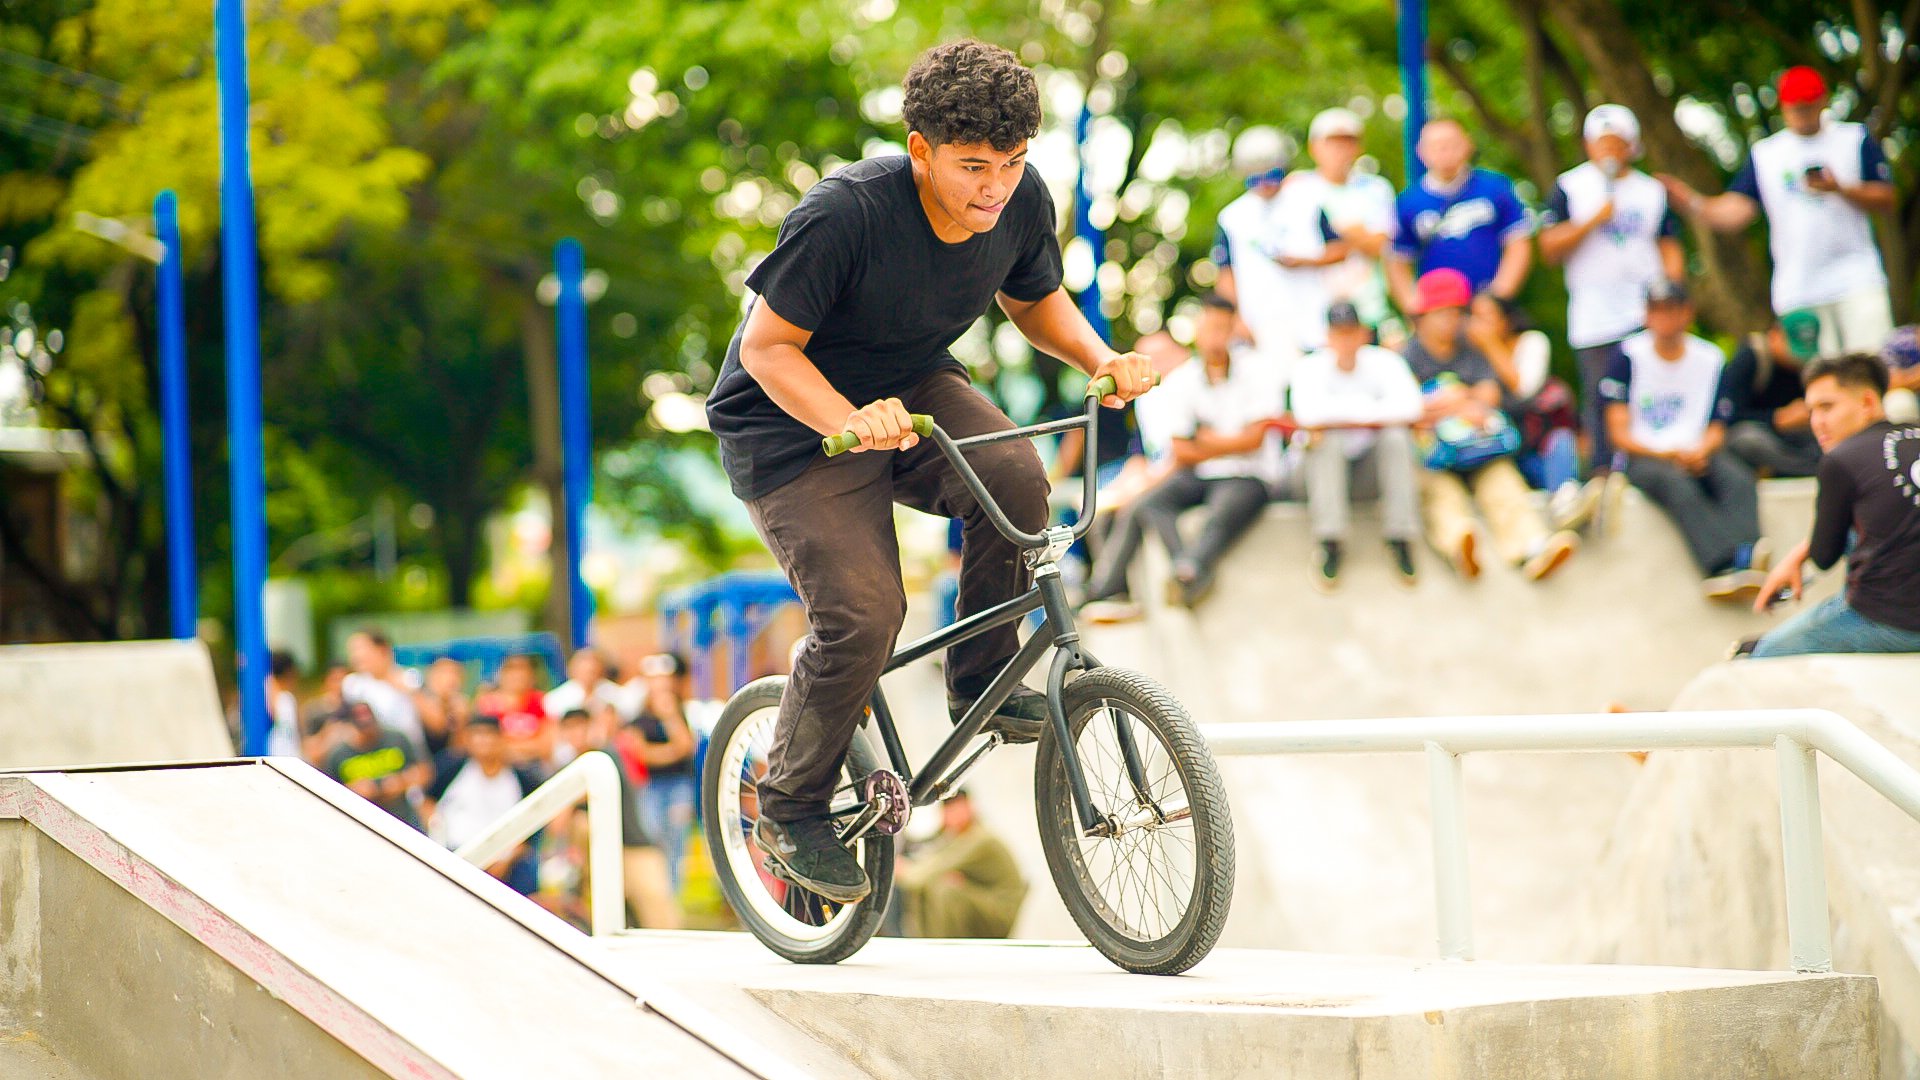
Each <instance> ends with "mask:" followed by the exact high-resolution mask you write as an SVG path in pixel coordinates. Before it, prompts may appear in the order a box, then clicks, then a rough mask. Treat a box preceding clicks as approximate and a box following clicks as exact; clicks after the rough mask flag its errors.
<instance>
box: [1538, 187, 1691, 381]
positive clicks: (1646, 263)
mask: <svg viewBox="0 0 1920 1080" xmlns="http://www.w3.org/2000/svg"><path fill="white" fill-rule="evenodd" d="M1609 196H1611V197H1612V199H1613V218H1612V219H1611V220H1609V221H1608V222H1607V223H1606V224H1605V225H1602V226H1600V227H1599V228H1597V229H1595V230H1594V231H1592V232H1590V233H1588V234H1587V238H1586V239H1585V240H1582V241H1581V242H1580V246H1579V247H1577V248H1574V249H1573V254H1572V255H1569V256H1568V257H1567V265H1566V271H1567V344H1569V345H1572V346H1573V347H1574V348H1576V349H1587V348H1592V347H1593V346H1595V345H1605V344H1606V343H1608V342H1610V341H1619V340H1620V339H1621V338H1624V337H1626V336H1627V335H1628V334H1631V333H1633V332H1634V331H1636V330H1638V329H1640V328H1641V327H1642V326H1644V325H1646V318H1647V286H1649V285H1651V284H1653V283H1654V282H1655V281H1657V280H1659V279H1660V278H1662V277H1665V276H1666V271H1665V270H1663V269H1662V268H1661V265H1660V239H1661V237H1667V236H1673V237H1677V236H1679V235H1680V222H1679V219H1678V218H1676V217H1674V215H1673V212H1672V210H1670V209H1669V208H1668V206H1667V189H1666V188H1664V187H1662V186H1661V184H1660V181H1658V180H1655V179H1654V178H1653V177H1651V176H1648V175H1647V174H1646V173H1643V172H1641V171H1639V170H1638V169H1633V170H1629V171H1628V172H1627V173H1626V174H1625V175H1623V176H1621V177H1619V178H1617V179H1614V180H1608V179H1607V175H1606V174H1605V173H1603V172H1601V171H1600V168H1599V166H1597V165H1595V164H1594V163H1593V162H1591V161H1589V162H1585V163H1583V164H1580V165H1577V166H1575V167H1574V168H1571V169H1568V170H1567V171H1566V172H1563V173H1561V174H1560V179H1559V182H1558V183H1556V184H1555V185H1554V188H1553V195H1552V197H1551V198H1550V199H1549V200H1548V209H1547V218H1546V220H1547V222H1548V223H1549V224H1558V223H1561V222H1568V221H1571V222H1574V223H1576V224H1577V223H1579V222H1583V221H1586V220H1588V219H1589V218H1591V217H1593V215H1594V214H1595V213H1597V212H1598V211H1599V209H1600V207H1601V206H1603V205H1605V204H1606V202H1607V199H1608V197H1609Z"/></svg>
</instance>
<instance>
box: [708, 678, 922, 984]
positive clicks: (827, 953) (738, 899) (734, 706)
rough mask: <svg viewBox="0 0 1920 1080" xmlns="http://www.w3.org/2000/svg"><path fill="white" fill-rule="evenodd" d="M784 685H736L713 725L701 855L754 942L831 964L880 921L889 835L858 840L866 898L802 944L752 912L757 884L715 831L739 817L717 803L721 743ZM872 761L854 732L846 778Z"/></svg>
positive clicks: (859, 774)
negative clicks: (868, 886)
mask: <svg viewBox="0 0 1920 1080" xmlns="http://www.w3.org/2000/svg"><path fill="white" fill-rule="evenodd" d="M786 682H787V680H786V677H785V676H783V675H770V676H767V677H766V678H763V679H758V680H755V681H754V682H751V683H748V684H747V685H746V686H743V687H741V688H740V689H739V690H738V691H737V692H735V693H734V695H733V696H732V697H731V698H729V699H727V704H726V707H725V708H724V709H723V710H722V711H721V713H720V719H719V721H718V722H717V723H715V724H714V726H713V733H712V735H710V736H709V737H708V742H707V761H706V767H705V768H704V769H703V770H702V772H701V778H700V806H701V810H702V811H703V816H704V817H705V819H706V821H705V832H706V838H707V851H708V852H709V854H711V856H712V858H713V869H714V876H715V877H717V878H718V879H719V881H720V891H721V893H722V894H724V895H725V896H726V898H727V903H728V905H730V906H731V907H732V908H733V911H734V914H735V915H736V916H738V917H739V919H740V923H741V925H742V926H744V927H746V929H747V931H748V932H749V933H751V934H752V935H753V936H754V937H756V938H758V939H760V943H761V944H762V945H765V946H766V947H767V948H768V949H770V950H772V951H773V952H774V953H776V954H777V955H779V956H781V957H783V958H785V959H787V960H791V961H792V962H794V963H796V964H837V963H839V962H840V961H842V960H845V959H846V958H847V957H849V956H852V955H853V954H854V953H856V952H859V951H860V949H861V947H863V946H864V945H866V943H867V942H868V941H870V940H872V938H873V935H874V934H876V933H878V932H879V930H880V923H881V921H882V920H883V919H884V918H885V917H886V913H887V898H888V896H889V894H891V893H892V891H893V837H891V836H885V835H882V834H880V833H868V834H867V836H866V837H865V838H864V840H863V844H864V849H863V852H864V859H863V863H862V865H863V867H864V869H865V870H866V872H867V880H869V881H871V882H872V883H873V892H872V893H871V894H870V895H869V896H868V897H867V899H865V900H862V901H860V902H859V903H857V904H853V905H849V906H850V907H851V908H852V909H853V915H852V917H851V918H849V919H848V920H847V921H846V922H845V923H844V924H842V926H841V927H840V929H838V930H836V931H834V933H833V934H831V935H829V936H827V937H824V938H821V939H820V940H819V941H802V940H800V939H798V938H795V937H792V936H790V935H788V934H785V933H783V932H781V931H780V930H779V929H778V928H776V927H774V926H773V925H771V924H769V923H768V922H767V921H766V920H765V919H763V918H761V917H760V915H759V914H758V913H756V912H755V911H754V909H753V905H752V903H751V902H749V901H748V899H747V896H746V892H745V889H746V888H748V887H752V888H758V887H759V882H758V881H755V882H753V883H752V884H751V885H750V886H748V885H743V884H742V883H741V882H740V881H738V880H737V879H736V878H735V877H734V873H733V865H732V863H730V862H729V861H728V860H727V856H726V850H727V849H726V838H725V836H724V835H723V834H722V832H721V830H722V829H723V828H725V827H727V824H728V823H731V822H734V821H737V820H738V819H739V814H738V813H737V811H728V810H726V809H725V808H722V807H721V806H720V805H719V802H720V771H721V768H722V767H723V765H724V763H725V761H726V757H727V753H726V751H727V743H728V741H729V740H730V739H731V738H732V737H733V733H734V732H735V731H736V730H738V728H739V727H740V724H741V722H742V721H743V720H745V719H746V718H747V717H749V716H751V715H753V714H754V713H755V712H757V711H759V710H761V709H764V708H767V707H769V706H773V707H778V705H779V704H780V695H781V692H782V691H783V690H784V689H785V687H786ZM878 761H879V759H878V758H876V757H875V756H874V754H873V750H872V748H871V747H869V746H868V745H867V742H866V739H865V738H864V737H862V736H861V734H860V733H859V732H857V731H856V732H854V735H853V743H852V745H850V746H849V747H848V748H847V758H846V763H845V766H844V768H845V770H846V775H847V778H848V779H849V780H861V779H864V778H865V777H866V776H867V774H869V773H871V772H873V771H874V770H875V769H876V768H879V764H878Z"/></svg>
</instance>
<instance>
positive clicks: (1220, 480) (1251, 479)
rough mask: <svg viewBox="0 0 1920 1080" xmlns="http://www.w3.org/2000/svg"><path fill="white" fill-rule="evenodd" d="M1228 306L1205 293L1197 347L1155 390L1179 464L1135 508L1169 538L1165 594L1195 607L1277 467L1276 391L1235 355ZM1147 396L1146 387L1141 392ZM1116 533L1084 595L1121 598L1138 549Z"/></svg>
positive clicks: (1255, 513)
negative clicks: (1195, 512)
mask: <svg viewBox="0 0 1920 1080" xmlns="http://www.w3.org/2000/svg"><path fill="white" fill-rule="evenodd" d="M1233 332H1234V313H1233V305H1232V304H1231V303H1229V302H1228V301H1226V300H1225V299H1223V298H1222V297H1220V296H1218V295H1214V296H1209V297H1208V298H1207V299H1206V302H1205V304H1204V306H1203V307H1202V309H1201V314H1200V322H1199V326H1198V327H1197V328H1196V331H1195V341H1194V345H1195V349H1196V351H1197V354H1196V355H1195V356H1194V358H1193V359H1191V360H1189V361H1187V362H1186V363H1185V364H1184V365H1182V366H1181V367H1179V368H1177V369H1175V371H1174V372H1173V374H1171V375H1169V376H1168V377H1167V381H1166V383H1165V384H1164V385H1162V386H1161V387H1159V388H1158V389H1156V390H1154V391H1153V394H1158V395H1162V398H1161V401H1160V408H1161V409H1163V410H1164V412H1163V414H1162V415H1163V416H1164V417H1165V418H1166V420H1167V424H1168V429H1169V430H1171V431H1173V432H1175V435H1174V437H1173V440H1172V456H1173V461H1174V466H1175V469H1176V471H1175V472H1174V473H1173V475H1171V476H1169V477H1167V479H1166V480H1165V481H1163V482H1161V484H1160V485H1159V486H1158V487H1156V488H1154V489H1153V491H1152V492H1150V493H1148V494H1147V495H1145V496H1143V497H1142V498H1141V499H1140V501H1139V502H1138V504H1137V505H1136V507H1135V510H1136V512H1137V513H1138V514H1139V515H1140V520H1141V523H1142V524H1143V525H1144V526H1145V527H1146V528H1151V529H1152V530H1153V531H1154V532H1155V533H1157V534H1158V535H1159V537H1160V540H1161V542H1162V543H1164V544H1165V545H1166V548H1167V553H1168V555H1169V556H1170V557H1171V559H1172V561H1173V581H1172V582H1171V585H1172V588H1171V590H1170V591H1171V593H1172V598H1173V600H1174V601H1175V602H1177V603H1180V604H1183V605H1185V606H1187V607H1192V606H1194V605H1195V604H1198V603H1199V602H1200V601H1201V600H1202V599H1203V598H1204V597H1205V596H1206V595H1207V593H1208V592H1209V591H1210V590H1211V589H1212V588H1213V584H1214V572H1215V569H1216V567H1217V565H1218V563H1219V561H1220V558H1221V556H1223V555H1225V554H1226V551H1227V548H1228V547H1229V546H1231V545H1232V543H1233V542H1234V541H1235V540H1237V539H1239V537H1240V535H1241V534H1242V533H1244V532H1246V530H1247V528H1248V526H1250V525H1252V524H1253V522H1254V521H1255V520H1256V519H1257V518H1258V517H1259V516H1260V511H1261V510H1262V509H1263V508H1264V507H1265V506H1266V504H1267V498H1268V496H1269V494H1270V492H1271V490H1272V488H1273V487H1274V486H1275V485H1277V484H1278V483H1279V482H1280V479H1281V472H1282V470H1283V468H1284V466H1283V461H1282V456H1281V455H1282V449H1283V448H1282V447H1281V445H1280V436H1279V434H1278V432H1277V430H1276V429H1277V427H1278V426H1279V424H1280V420H1281V415H1282V412H1283V409H1282V402H1281V398H1282V391H1281V386H1280V384H1279V382H1278V381H1277V380H1276V379H1275V378H1274V377H1273V376H1272V374H1271V373H1270V372H1267V371H1265V370H1263V369H1262V368H1261V367H1259V366H1258V365H1257V364H1256V363H1255V362H1252V361H1251V360H1248V359H1247V358H1248V357H1250V356H1251V354H1250V353H1242V354H1240V355H1238V356H1236V355H1234V354H1233V353H1232V352H1231V351H1230V349H1229V346H1230V343H1231V342H1232V340H1233ZM1148 396H1149V397H1151V396H1152V394H1150V395H1148ZM1202 504H1204V505H1205V506H1206V508H1207V510H1206V521H1205V523H1204V524H1203V525H1202V526H1201V529H1200V536H1199V538H1198V539H1197V540H1196V541H1194V543H1193V544H1192V545H1189V544H1188V543H1187V542H1186V540H1185V538H1184V537H1182V536H1181V535H1180V527H1179V519H1180V514H1181V512H1182V511H1185V510H1188V509H1190V508H1192V507H1195V506H1200V505H1202ZM1137 538H1138V532H1135V533H1134V535H1133V537H1132V539H1133V540H1134V542H1133V543H1131V544H1129V543H1126V542H1125V541H1127V540H1128V539H1129V537H1127V536H1125V535H1121V536H1118V537H1116V538H1115V541H1116V542H1114V543H1111V544H1109V545H1108V546H1107V550H1105V551H1103V552H1102V553H1101V556H1100V559H1099V561H1098V563H1097V564H1096V565H1095V567H1094V572H1093V578H1092V579H1091V580H1090V581H1089V582H1088V585H1087V599H1088V601H1089V602H1092V601H1098V600H1112V599H1118V598H1122V597H1125V596H1127V579H1126V574H1127V568H1128V566H1129V565H1130V564H1131V563H1132V561H1133V555H1134V552H1135V551H1136V550H1137V549H1138V539H1137Z"/></svg>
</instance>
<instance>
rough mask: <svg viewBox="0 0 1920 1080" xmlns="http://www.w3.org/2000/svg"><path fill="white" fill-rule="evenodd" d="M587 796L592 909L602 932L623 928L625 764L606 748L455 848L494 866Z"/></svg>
mask: <svg viewBox="0 0 1920 1080" xmlns="http://www.w3.org/2000/svg"><path fill="white" fill-rule="evenodd" d="M582 797H585V799H586V800H587V911H588V913H589V919H590V921H591V922H592V925H593V933H594V936H596V937H598V936H599V935H601V934H611V933H613V932H615V931H616V930H620V929H623V928H624V927H625V926H626V921H627V919H626V906H625V905H626V889H625V867H624V864H623V863H622V862H621V859H620V848H621V836H620V829H621V825H620V766H619V765H618V764H616V763H615V762H614V760H613V759H612V758H610V757H608V756H607V755H606V754H605V753H604V752H602V751H599V750H589V751H587V752H586V753H584V754H581V755H580V756H579V757H577V758H574V759H573V760H572V761H571V762H568V763H567V766H566V768H564V769H561V770H560V771H559V772H557V773H554V774H553V776H552V777H551V778H550V779H549V780H547V782H546V783H544V784H541V785H540V786H539V787H537V788H534V789H533V790H532V791H531V792H528V793H527V796H526V797H525V798H523V799H521V800H520V801H519V802H517V803H514V804H513V808H512V809H510V810H508V811H507V812H506V813H504V814H501V815H500V817H499V818H498V819H497V820H495V821H494V823H493V824H491V825H489V826H487V828H486V830H485V831H484V832H482V833H481V834H480V835H479V836H476V837H474V838H473V839H471V840H469V841H467V842H466V843H465V844H462V845H460V847H458V848H456V849H454V852H453V853H454V854H455V855H458V856H459V857H460V858H462V859H465V860H467V861H468V862H470V863H472V864H474V865H475V866H480V867H486V866H490V865H492V864H493V863H495V862H498V861H499V860H500V859H501V858H502V857H503V856H505V855H506V854H507V853H508V852H511V851H512V850H513V849H514V847H515V846H516V845H518V844H519V843H520V842H521V841H523V840H525V839H527V838H528V837H530V836H532V835H533V834H534V833H536V832H539V831H540V830H541V829H542V828H544V827H545V826H546V825H547V824H548V823H549V822H551V821H553V819H554V818H555V817H558V816H559V815H560V813H561V812H563V811H565V810H567V809H568V808H570V807H572V806H573V805H574V804H576V803H578V802H579V801H580V800H581V798H582Z"/></svg>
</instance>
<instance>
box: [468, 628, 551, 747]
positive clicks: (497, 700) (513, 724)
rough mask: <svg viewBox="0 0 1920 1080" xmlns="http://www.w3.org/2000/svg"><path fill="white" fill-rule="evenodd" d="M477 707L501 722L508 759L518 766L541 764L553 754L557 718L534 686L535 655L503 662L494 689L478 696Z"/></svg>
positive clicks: (508, 659)
mask: <svg viewBox="0 0 1920 1080" xmlns="http://www.w3.org/2000/svg"><path fill="white" fill-rule="evenodd" d="M473 710H474V711H475V712H477V713H480V714H482V715H485V716H491V717H493V718H494V719H496V720H498V721H500V734H501V735H503V736H505V737H506V740H507V760H508V761H511V762H513V763H514V764H515V765H530V766H535V767H540V766H542V765H543V764H544V763H545V762H546V760H547V759H548V758H549V757H551V756H552V755H553V721H552V718H551V717H549V716H548V715H547V708H546V701H545V699H544V697H543V696H542V695H541V693H540V689H539V688H538V687H537V686H535V685H534V676H533V657H531V656H527V655H525V654H516V655H514V656H509V657H507V658H506V659H505V660H502V661H500V669H499V670H498V671H496V672H494V686H493V689H491V690H487V691H484V692H483V693H481V694H480V695H479V696H478V697H476V698H475V699H474V701H473Z"/></svg>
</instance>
